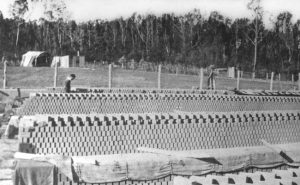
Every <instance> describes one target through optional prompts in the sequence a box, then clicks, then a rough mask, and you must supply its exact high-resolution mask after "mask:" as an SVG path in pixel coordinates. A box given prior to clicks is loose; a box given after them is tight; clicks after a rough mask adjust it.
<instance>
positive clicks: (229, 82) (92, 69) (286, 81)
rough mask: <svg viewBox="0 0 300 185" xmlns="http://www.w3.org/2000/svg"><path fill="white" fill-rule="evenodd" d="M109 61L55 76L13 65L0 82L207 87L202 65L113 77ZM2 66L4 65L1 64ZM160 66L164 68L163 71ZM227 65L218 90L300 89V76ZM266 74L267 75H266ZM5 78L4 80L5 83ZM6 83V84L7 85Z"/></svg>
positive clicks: (125, 70) (119, 71)
mask: <svg viewBox="0 0 300 185" xmlns="http://www.w3.org/2000/svg"><path fill="white" fill-rule="evenodd" d="M108 66H109V65H108V64H103V65H102V64H101V65H95V64H87V65H86V66H85V68H77V67H76V68H59V69H58V72H57V77H56V78H55V77H54V74H55V73H54V71H55V70H54V68H50V67H37V68H32V67H13V66H7V68H6V74H5V72H4V70H1V72H0V75H1V77H2V79H3V80H2V81H1V82H0V85H1V86H2V87H5V88H25V89H30V88H32V89H38V88H45V87H53V86H54V81H55V79H56V80H57V82H56V86H63V85H64V80H65V78H66V76H68V75H69V74H71V73H74V74H76V76H77V77H76V79H75V81H74V82H72V85H73V86H80V87H82V86H86V87H109V84H110V86H111V87H134V88H164V89H172V88H176V89H191V88H200V87H202V88H203V89H207V88H208V84H207V82H208V71H207V70H206V69H203V76H201V75H200V68H197V67H191V66H180V65H176V66H174V65H168V64H167V65H161V66H160V67H159V65H155V64H147V65H145V64H143V65H139V66H135V67H134V68H131V67H132V66H131V67H130V66H121V65H111V76H110V77H109V67H108ZM2 68H3V67H2ZM159 68H161V70H160V73H159V72H158V71H159ZM229 71H230V70H228V69H227V68H222V69H215V72H216V79H215V81H216V82H215V83H216V90H232V89H235V88H238V89H255V90H281V91H287V90H297V89H299V81H297V80H298V75H293V74H288V73H282V74H275V73H273V79H271V76H272V75H271V74H272V73H265V74H259V75H257V77H258V78H255V79H252V78H251V77H252V74H251V73H250V72H243V71H241V72H240V78H238V76H237V71H236V70H234V74H229V73H230V72H229ZM263 76H264V77H263ZM4 79H5V82H4ZM4 83H6V84H5V85H4Z"/></svg>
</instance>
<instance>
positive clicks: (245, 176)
mask: <svg viewBox="0 0 300 185" xmlns="http://www.w3.org/2000/svg"><path fill="white" fill-rule="evenodd" d="M184 182H186V183H184ZM196 183H197V184H202V185H213V184H245V185H246V184H254V185H261V184H265V185H271V184H272V185H275V184H289V185H300V169H297V168H289V169H286V170H272V171H270V172H260V171H257V172H254V173H245V172H241V173H238V174H225V175H207V176H205V177H196V176H192V177H190V178H189V179H187V178H181V177H175V179H174V185H181V184H189V185H192V184H196Z"/></svg>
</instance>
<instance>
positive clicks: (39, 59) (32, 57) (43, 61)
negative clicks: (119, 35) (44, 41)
mask: <svg viewBox="0 0 300 185" xmlns="http://www.w3.org/2000/svg"><path fill="white" fill-rule="evenodd" d="M50 64H51V63H50V55H49V53H47V52H44V51H28V52H27V53H25V54H24V55H23V56H22V61H21V65H20V66H22V67H41V66H49V67H50Z"/></svg>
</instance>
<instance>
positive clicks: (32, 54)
mask: <svg viewBox="0 0 300 185" xmlns="http://www.w3.org/2000/svg"><path fill="white" fill-rule="evenodd" d="M44 53H46V52H45V51H28V52H27V53H25V54H24V55H25V56H39V55H41V54H44Z"/></svg>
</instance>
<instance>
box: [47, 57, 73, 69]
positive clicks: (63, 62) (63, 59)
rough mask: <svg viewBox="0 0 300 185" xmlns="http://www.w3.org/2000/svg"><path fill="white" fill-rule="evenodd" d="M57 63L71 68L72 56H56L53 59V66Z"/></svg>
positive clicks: (62, 66) (59, 65)
mask: <svg viewBox="0 0 300 185" xmlns="http://www.w3.org/2000/svg"><path fill="white" fill-rule="evenodd" d="M55 64H58V67H61V68H69V67H70V57H69V56H68V55H67V56H61V57H60V56H55V57H53V59H52V63H51V67H54V66H55Z"/></svg>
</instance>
